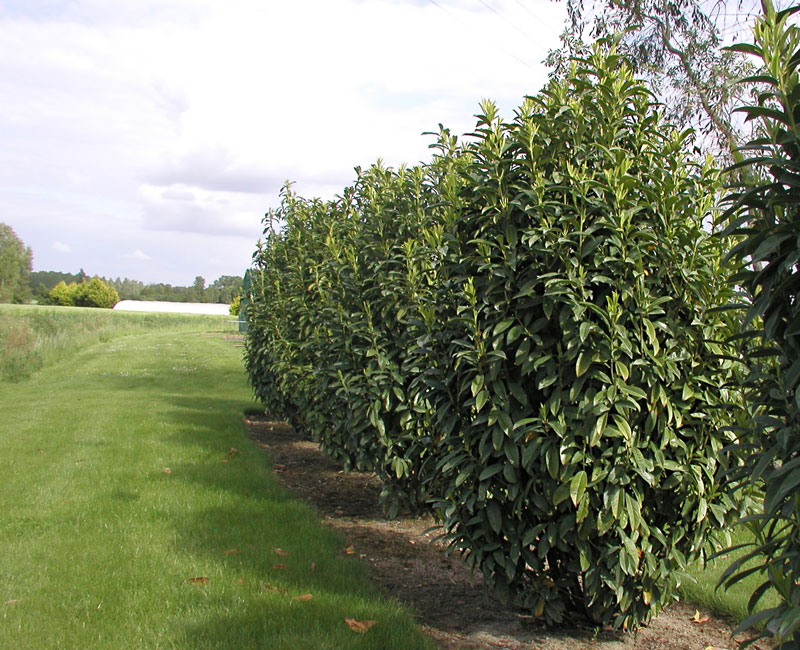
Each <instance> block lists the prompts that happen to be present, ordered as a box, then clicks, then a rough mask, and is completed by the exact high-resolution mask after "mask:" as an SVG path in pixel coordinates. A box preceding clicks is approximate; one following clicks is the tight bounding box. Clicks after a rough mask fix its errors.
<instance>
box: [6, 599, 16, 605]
mask: <svg viewBox="0 0 800 650" xmlns="http://www.w3.org/2000/svg"><path fill="white" fill-rule="evenodd" d="M18 602H19V600H7V601H6V602H4V603H3V604H4V605H16V604H17V603H18Z"/></svg>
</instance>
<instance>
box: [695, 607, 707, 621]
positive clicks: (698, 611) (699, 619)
mask: <svg viewBox="0 0 800 650" xmlns="http://www.w3.org/2000/svg"><path fill="white" fill-rule="evenodd" d="M708 620H709V619H708V616H701V615H700V610H699V609H696V610H694V616H692V623H706V622H708Z"/></svg>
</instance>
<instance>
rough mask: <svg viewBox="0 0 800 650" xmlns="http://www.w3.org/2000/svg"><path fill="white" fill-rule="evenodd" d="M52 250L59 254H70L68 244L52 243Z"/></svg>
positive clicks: (70, 250) (70, 249)
mask: <svg viewBox="0 0 800 650" xmlns="http://www.w3.org/2000/svg"><path fill="white" fill-rule="evenodd" d="M53 250H54V251H57V252H59V253H71V252H72V248H70V246H69V244H65V243H63V242H60V241H57V242H53Z"/></svg>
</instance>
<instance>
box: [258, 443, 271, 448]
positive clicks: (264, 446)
mask: <svg viewBox="0 0 800 650" xmlns="http://www.w3.org/2000/svg"><path fill="white" fill-rule="evenodd" d="M256 444H258V446H259V447H263V448H264V449H269V445H268V444H267V443H265V442H259V443H256Z"/></svg>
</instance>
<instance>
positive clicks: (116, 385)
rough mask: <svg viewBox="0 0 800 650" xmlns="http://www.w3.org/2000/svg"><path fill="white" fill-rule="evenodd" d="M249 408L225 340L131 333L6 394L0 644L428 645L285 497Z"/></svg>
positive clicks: (208, 335) (237, 354)
mask: <svg viewBox="0 0 800 650" xmlns="http://www.w3.org/2000/svg"><path fill="white" fill-rule="evenodd" d="M249 406H252V402H251V399H250V391H249V389H248V387H247V385H246V381H245V377H244V374H243V371H242V365H241V349H240V348H237V347H236V346H235V344H234V342H232V341H230V340H226V339H225V338H224V337H223V336H222V335H221V334H220V333H219V332H217V333H213V332H189V331H183V332H174V331H167V332H163V331H161V332H154V333H149V334H138V335H131V336H126V337H124V338H118V339H115V340H112V341H109V342H106V343H100V344H95V345H92V346H90V347H88V348H86V349H85V350H83V351H81V352H78V353H77V354H75V355H74V356H73V357H71V358H70V359H69V360H67V361H63V362H60V363H57V364H55V365H53V366H51V367H46V368H44V369H43V370H41V371H39V372H37V373H36V374H35V375H34V376H33V377H32V378H30V379H28V380H25V381H22V382H20V383H0V476H1V477H2V479H0V480H2V490H0V513H1V514H0V548H2V553H0V648H3V649H6V648H7V649H9V650H10V649H12V648H13V649H15V650H24V649H26V648H29V649H31V650H34V649H35V650H41V649H42V648H48V649H53V648H68V649H76V648H92V649H102V648H109V649H111V648H113V649H115V650H118V649H124V648H137V649H138V648H181V649H183V648H186V649H189V648H191V649H198V648H231V649H233V648H236V649H237V650H240V649H246V648H259V649H263V648H287V649H288V648H291V649H303V648H309V649H310V648H314V649H320V648H409V649H411V648H414V649H417V648H424V647H429V646H428V644H427V642H426V640H425V639H423V638H422V637H421V635H420V634H419V632H418V631H417V630H416V629H415V628H414V626H413V621H412V618H411V616H410V614H409V612H408V611H406V610H404V609H403V608H402V607H400V606H399V605H397V604H395V603H393V602H389V601H387V600H386V599H385V598H383V597H382V596H381V595H380V594H379V593H377V591H376V590H375V588H374V587H373V586H372V585H371V584H370V583H369V581H368V579H367V577H366V574H365V572H364V570H363V567H362V566H361V565H360V564H359V560H358V559H354V558H352V557H348V556H346V555H345V554H344V553H342V551H341V549H342V547H343V545H344V543H345V540H343V539H341V538H340V537H338V536H337V535H335V534H334V533H333V532H331V531H329V530H328V529H326V528H324V527H322V526H321V525H320V524H319V522H318V520H317V518H316V516H315V515H314V513H313V512H312V511H311V510H310V509H309V508H308V507H306V506H305V505H303V504H300V503H298V502H296V501H294V500H292V499H291V498H290V497H289V496H288V495H287V494H286V493H285V492H284V491H283V490H282V489H281V488H279V487H278V486H277V485H276V483H275V482H274V480H273V477H272V474H271V471H270V466H269V463H268V459H267V458H266V457H265V452H264V450H263V449H261V448H259V447H257V446H256V445H255V444H254V443H252V442H251V441H250V440H249V439H247V437H246V435H245V431H244V427H243V424H242V422H241V415H242V412H243V410H244V409H246V408H247V407H249ZM275 549H281V551H283V553H282V554H280V555H279V554H277V553H276V552H275ZM196 578H197V580H195V579H196ZM346 617H347V618H354V619H357V620H362V621H363V620H375V621H377V623H376V624H375V625H374V626H373V627H371V628H370V629H369V630H368V631H367V632H366V633H358V632H354V631H353V630H351V629H350V627H348V626H347V625H346V624H345V620H344V619H345V618H346Z"/></svg>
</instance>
